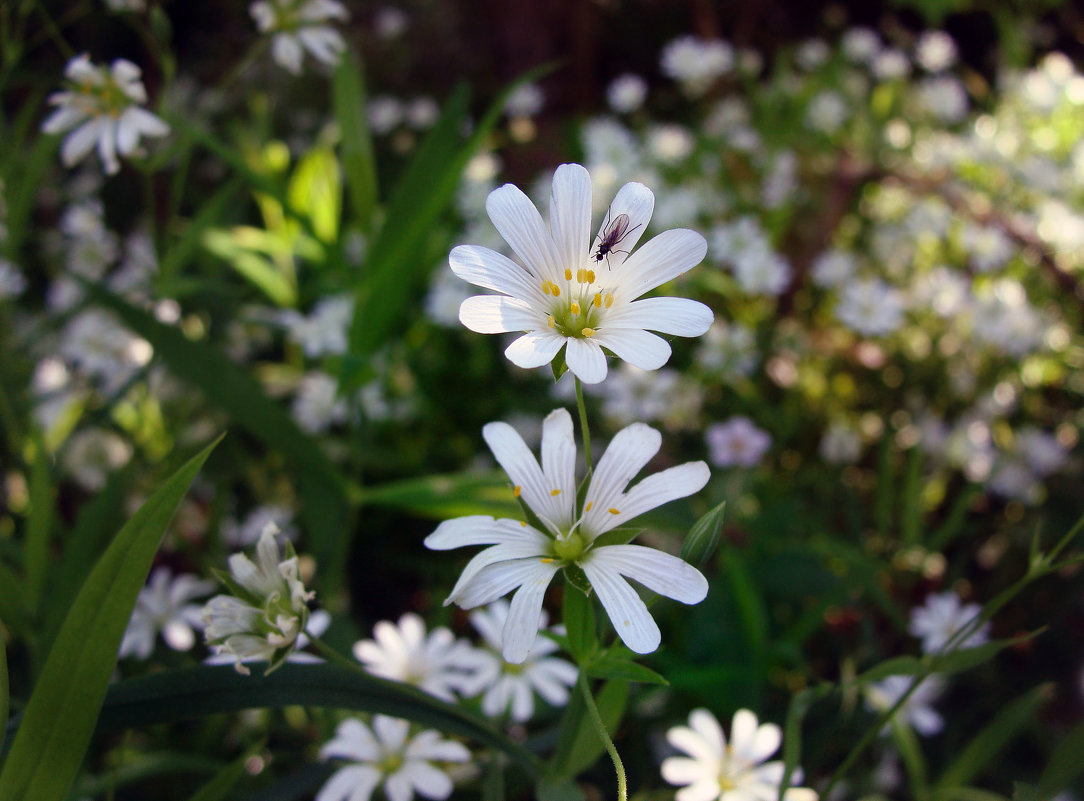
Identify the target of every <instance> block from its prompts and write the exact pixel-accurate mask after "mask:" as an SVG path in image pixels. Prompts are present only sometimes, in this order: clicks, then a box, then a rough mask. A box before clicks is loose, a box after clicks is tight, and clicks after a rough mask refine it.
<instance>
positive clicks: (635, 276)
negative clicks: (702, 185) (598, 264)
mask: <svg viewBox="0 0 1084 801" xmlns="http://www.w3.org/2000/svg"><path fill="white" fill-rule="evenodd" d="M707 252H708V243H707V240H706V239H704V237H702V236H701V235H700V234H698V233H697V232H696V231H690V230H689V229H687V228H674V229H672V230H669V231H663V232H662V233H661V234H659V235H658V236H656V237H653V238H652V239H651V240H649V241H648V242H647V243H646V244H645V245H644V246H643V247H641V248H640V249H639V250H637V251H635V252H634V253H633V254H632V255H631V256H630V257H629V258H628V259H627V260H626V261H625V263H624V265H622V267H621V292H622V297H624V298H629V299H632V298H638V297H640V295H642V294H644V293H645V292H648V291H650V290H652V289H654V288H655V287H657V286H661V285H662V284H665V283H666V282H667V281H671V280H673V279H674V278H677V277H678V276H679V275H681V274H682V273H685V272H688V271H689V270H691V269H692V268H693V267H695V266H696V265H698V264H699V263H700V262H702V261H703V260H704V256H705V255H707Z"/></svg>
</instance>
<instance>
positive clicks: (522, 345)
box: [504, 329, 567, 370]
mask: <svg viewBox="0 0 1084 801" xmlns="http://www.w3.org/2000/svg"><path fill="white" fill-rule="evenodd" d="M566 341H567V340H566V339H565V338H564V337H563V336H560V335H559V334H557V333H555V332H553V331H550V330H548V329H547V330H544V331H532V332H531V333H529V334H524V335H523V336H521V337H520V338H519V339H517V340H516V341H515V342H513V343H512V344H511V345H509V346H508V347H507V348H505V351H504V355H505V356H506V357H507V358H508V361H510V362H512V364H514V365H516V367H522V368H524V369H525V370H530V369H532V368H535V367H542V366H543V365H546V364H549V363H550V362H552V361H553V357H554V356H556V355H557V353H558V351H560V350H561V348H562V347H564V344H565V342H566Z"/></svg>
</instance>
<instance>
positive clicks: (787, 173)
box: [760, 150, 798, 209]
mask: <svg viewBox="0 0 1084 801" xmlns="http://www.w3.org/2000/svg"><path fill="white" fill-rule="evenodd" d="M797 189H798V157H797V156H796V155H795V154H794V151H793V150H781V151H780V152H778V153H776V154H775V156H774V157H773V158H772V161H771V166H770V167H769V168H768V172H767V173H766V174H765V176H764V183H763V185H762V186H761V189H760V197H761V200H762V201H763V203H764V207H765V208H768V209H777V208H779V207H780V206H783V205H784V204H786V203H787V202H788V201H793V199H794V194H795V192H796V191H797Z"/></svg>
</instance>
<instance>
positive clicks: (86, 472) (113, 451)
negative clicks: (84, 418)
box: [60, 428, 132, 492]
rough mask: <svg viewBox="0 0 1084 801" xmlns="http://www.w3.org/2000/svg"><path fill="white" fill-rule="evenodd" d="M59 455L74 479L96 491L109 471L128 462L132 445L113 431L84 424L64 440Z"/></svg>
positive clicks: (102, 485)
mask: <svg viewBox="0 0 1084 801" xmlns="http://www.w3.org/2000/svg"><path fill="white" fill-rule="evenodd" d="M60 458H61V462H62V464H63V465H64V467H65V469H66V470H67V471H68V473H69V474H71V477H72V478H73V479H75V483H77V484H78V485H79V486H81V487H82V488H83V489H85V490H87V491H88V492H97V491H98V490H100V489H102V487H104V486H105V482H106V481H108V480H109V475H110V473H112V472H113V471H114V470H117V469H118V468H120V467H123V466H124V465H126V464H128V460H129V459H131V458H132V446H131V445H130V444H129V443H128V442H127V440H124V439H122V438H121V437H120V436H119V435H118V434H115V433H113V432H112V431H107V430H105V429H104V428H84V429H82V430H81V431H77V432H75V433H74V434H73V435H72V437H71V439H69V440H68V441H67V442H66V443H65V445H64V450H63V451H62V452H61V457H60Z"/></svg>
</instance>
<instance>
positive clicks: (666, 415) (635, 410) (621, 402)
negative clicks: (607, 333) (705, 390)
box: [595, 364, 700, 428]
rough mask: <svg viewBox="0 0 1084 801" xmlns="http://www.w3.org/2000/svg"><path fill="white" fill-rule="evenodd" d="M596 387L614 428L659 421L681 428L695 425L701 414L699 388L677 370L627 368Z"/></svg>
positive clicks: (619, 368) (623, 366)
mask: <svg viewBox="0 0 1084 801" xmlns="http://www.w3.org/2000/svg"><path fill="white" fill-rule="evenodd" d="M595 386H597V387H598V390H597V394H599V395H601V396H602V414H603V416H604V417H605V418H606V419H607V421H609V422H610V423H612V424H614V425H621V426H627V425H629V424H630V423H634V422H636V421H637V420H639V421H641V422H645V423H651V422H654V421H656V420H658V421H662V422H663V423H665V424H666V425H667V427H670V428H681V427H685V426H689V425H691V424H693V423H694V421H695V419H696V416H697V413H698V412H699V411H700V393H699V387H698V386H697V385H696V384H695V383H694V382H691V381H688V380H686V379H685V377H684V376H683V375H682V374H681V373H679V372H678V371H676V370H668V369H666V368H663V369H661V370H657V371H650V370H641V369H640V368H638V367H633V366H632V365H631V364H623V365H621V366H620V367H618V368H617V369H616V370H614V371H613V372H612V373H611V374H610V376H609V379H608V380H607V381H605V382H603V383H602V384H597V385H595Z"/></svg>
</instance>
